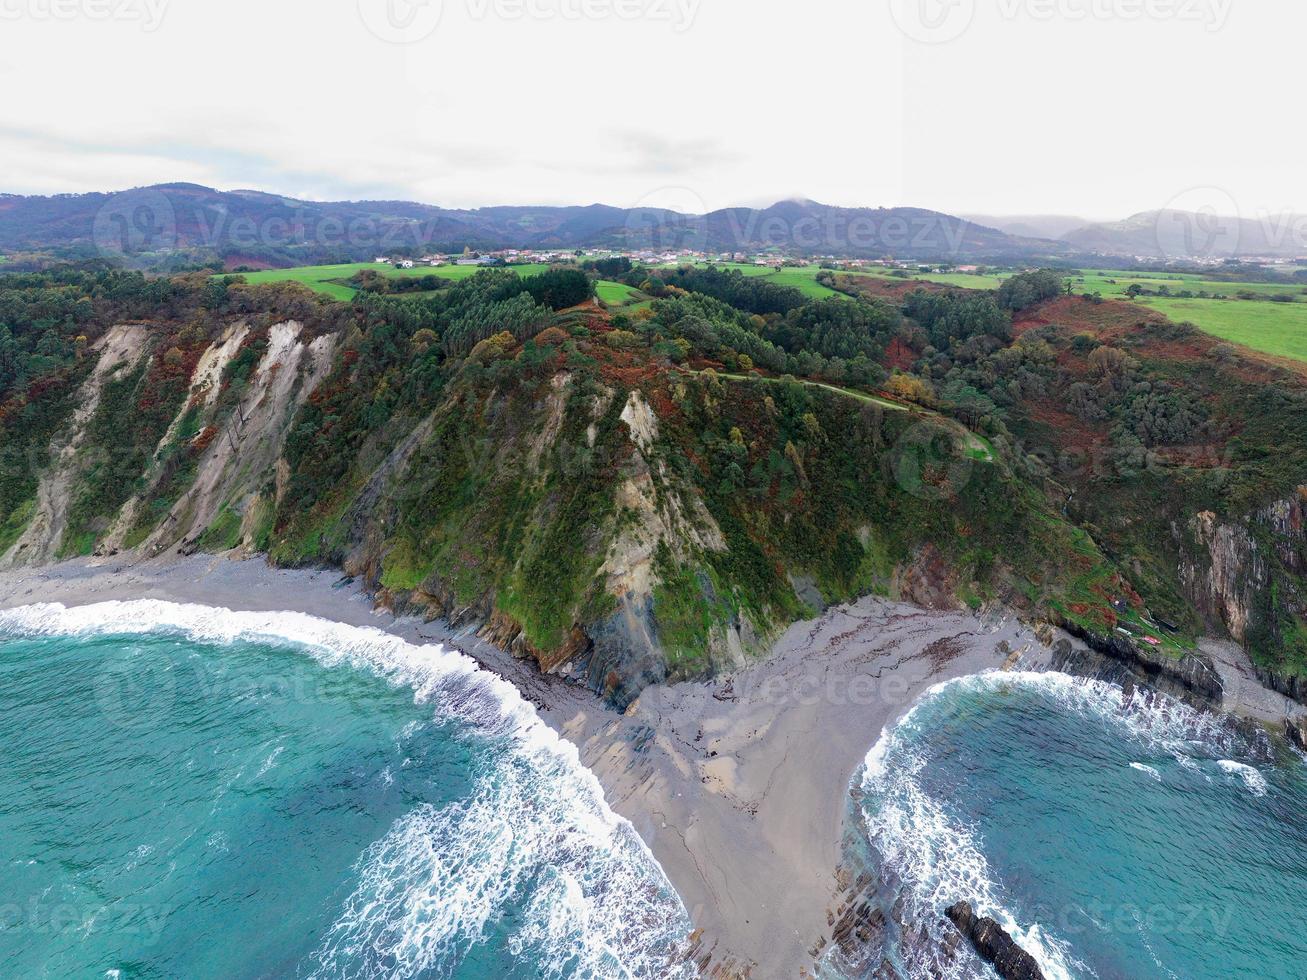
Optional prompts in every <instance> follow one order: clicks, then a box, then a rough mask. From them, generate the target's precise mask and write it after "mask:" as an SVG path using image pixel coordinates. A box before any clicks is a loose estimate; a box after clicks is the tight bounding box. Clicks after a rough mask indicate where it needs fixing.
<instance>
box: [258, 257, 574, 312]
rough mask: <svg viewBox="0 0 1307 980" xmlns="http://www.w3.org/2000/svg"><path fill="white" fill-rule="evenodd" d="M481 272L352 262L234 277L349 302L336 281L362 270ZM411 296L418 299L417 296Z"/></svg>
mask: <svg viewBox="0 0 1307 980" xmlns="http://www.w3.org/2000/svg"><path fill="white" fill-rule="evenodd" d="M482 268H483V266H475V265H442V266H437V267H435V268H431V267H429V266H417V267H415V268H412V269H395V268H392V267H390V266H388V265H382V264H380V263H376V262H353V263H349V264H346V265H310V266H302V267H300V268H298V269H265V270H263V271H262V272H242V273H237V275H241V276H244V278H245V280H246V282H249V283H251V284H253V285H259V284H266V283H271V282H298V283H300V284H301V285H304V286H308V287H309V288H310V289H312V290H314V291H315V292H319V293H322V294H323V295H324V296H330V297H331V298H332V299H338V300H343V301H345V302H348V301H349V300H351V299H353V298H354V294H355V293H356V292H358V290H356V289H354V288H352V287H350V286H346V285H344V284H343V283H342V282H338V281H335V280H345V279H349V278H350V277H351V276H354V275H355V274H357V273H358V272H361V271H362V270H364V269H371V270H372V271H374V272H380V273H381V274H382V275H385V276H390V277H392V278H399V277H412V276H439V277H440V278H442V279H449V280H452V281H454V282H458V281H459V280H462V279H467V278H469V277H471V276H474V275H476V274H477V273H478V272H480V271H481V269H482ZM509 268H511V269H512V270H513V271H514V272H516V273H517V274H518V275H520V276H533V275H536V274H537V273H541V272H545V271H546V270H547V269H548V268H549V267H548V266H546V265H514V266H510V267H509ZM412 295H414V296H417V295H420V294H412Z"/></svg>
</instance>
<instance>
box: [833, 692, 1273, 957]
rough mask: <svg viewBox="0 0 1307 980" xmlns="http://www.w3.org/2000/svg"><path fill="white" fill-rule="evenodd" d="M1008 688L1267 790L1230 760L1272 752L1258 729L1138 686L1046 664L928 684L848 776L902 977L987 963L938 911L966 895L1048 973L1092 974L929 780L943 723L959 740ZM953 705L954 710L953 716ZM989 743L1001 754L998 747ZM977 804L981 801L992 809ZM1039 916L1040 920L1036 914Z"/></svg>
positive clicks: (1074, 718) (1150, 768)
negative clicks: (1015, 890)
mask: <svg viewBox="0 0 1307 980" xmlns="http://www.w3.org/2000/svg"><path fill="white" fill-rule="evenodd" d="M1012 694H1017V695H1032V696H1034V698H1035V699H1036V702H1037V704H1038V707H1039V710H1041V711H1044V712H1046V713H1048V714H1052V713H1056V714H1057V715H1058V716H1060V719H1064V720H1065V721H1066V722H1068V724H1067V730H1068V731H1069V732H1074V731H1075V730H1076V726H1077V725H1078V724H1079V723H1080V722H1085V721H1093V722H1095V723H1096V727H1102V728H1106V729H1108V730H1110V731H1112V732H1113V733H1114V736H1115V737H1117V738H1119V739H1124V740H1125V744H1126V745H1128V746H1133V748H1132V749H1131V751H1133V752H1135V753H1136V755H1137V757H1139V758H1145V759H1148V760H1150V761H1154V760H1156V759H1157V758H1159V757H1166V756H1170V757H1171V758H1173V759H1175V761H1176V762H1177V763H1178V764H1180V765H1181V766H1184V767H1188V768H1192V769H1199V768H1211V769H1212V770H1213V771H1215V770H1216V769H1218V768H1219V769H1223V770H1225V771H1226V772H1228V773H1231V774H1234V775H1237V776H1238V777H1240V778H1241V779H1242V780H1243V781H1244V783H1245V784H1246V786H1247V788H1248V790H1249V792H1250V793H1253V794H1254V795H1263V794H1264V793H1265V792H1266V781H1265V778H1264V777H1263V776H1262V774H1261V773H1260V772H1259V770H1258V769H1257V768H1255V767H1254V766H1252V765H1248V764H1245V763H1235V762H1231V761H1229V759H1228V756H1235V755H1237V756H1239V757H1241V758H1247V759H1250V760H1253V761H1257V760H1269V759H1270V757H1271V746H1270V743H1269V740H1267V739H1266V738H1265V736H1264V735H1261V734H1260V733H1252V734H1250V733H1247V732H1244V731H1242V730H1241V729H1239V728H1238V727H1236V726H1233V725H1230V724H1228V723H1227V722H1226V721H1225V720H1223V719H1222V718H1220V717H1218V716H1215V715H1212V714H1209V713H1206V712H1201V711H1197V710H1194V709H1191V708H1189V707H1187V706H1185V705H1183V704H1181V703H1179V702H1176V701H1174V700H1171V699H1169V698H1166V697H1164V696H1160V695H1155V694H1152V693H1149V692H1143V691H1135V692H1134V693H1133V694H1132V695H1129V696H1127V695H1125V694H1124V692H1123V691H1122V689H1121V688H1119V687H1116V686H1114V685H1111V684H1107V683H1104V682H1101V681H1097V680H1088V679H1078V678H1072V677H1070V676H1067V675H1065V674H1059V673H1051V672H1050V673H1020V672H1018V673H1004V672H998V671H995V672H990V673H985V674H979V675H975V676H971V677H965V678H960V679H957V680H951V681H947V682H945V683H942V684H939V685H937V686H935V687H934V688H932V689H930V690H929V691H928V692H927V693H926V694H925V695H924V696H923V697H922V698H921V699H920V700H919V701H918V702H917V703H916V705H914V706H913V708H912V709H911V710H910V711H909V712H908V713H907V714H906V715H905V716H904V717H903V718H902V720H901V721H899V723H898V724H897V725H895V726H894V727H892V728H890V729H889V730H887V731H886V732H885V734H884V735H883V736H882V737H881V739H880V740H879V741H878V742H877V743H876V745H875V746H874V747H873V748H872V749H871V751H870V752H869V753H868V754H867V756H866V759H865V763H864V766H863V769H862V772H861V775H860V777H859V778H858V779H857V780H855V786H856V787H857V788H858V789H859V790H860V793H859V794H857V795H856V798H857V799H858V804H857V806H858V811H859V816H860V818H861V821H862V823H863V828H864V829H865V832H866V835H867V838H868V840H869V841H870V843H871V845H872V848H873V850H872V855H873V857H872V860H873V863H875V865H876V871H877V875H878V879H879V881H880V901H881V903H882V905H883V907H884V910H885V911H886V914H887V916H888V918H889V919H890V921H891V933H890V941H889V942H890V944H891V945H892V947H893V948H892V949H889V950H887V955H889V957H890V959H891V960H892V961H896V965H897V966H898V967H899V968H900V969H901V970H902V971H903V972H905V974H906V975H908V976H911V977H914V978H916V977H921V978H925V977H959V978H960V977H969V976H973V975H975V973H976V972H977V970H979V969H982V968H981V967H980V964H979V961H978V960H977V959H975V957H974V956H973V954H972V953H971V951H970V949H969V947H967V948H965V949H964V948H960V944H959V942H958V938H959V937H958V936H957V933H956V931H955V930H954V929H953V927H952V926H951V924H949V923H948V922H947V920H946V919H944V917H943V911H944V909H946V908H947V907H948V906H950V905H952V904H953V903H955V902H958V901H968V902H970V903H971V904H972V905H973V906H974V907H975V908H976V909H977V911H978V913H979V914H982V915H987V916H991V917H993V918H994V919H995V920H997V921H998V922H999V923H1000V924H1002V925H1003V927H1004V928H1005V929H1007V930H1008V932H1009V933H1010V934H1011V935H1012V936H1013V938H1014V939H1015V940H1016V942H1017V943H1018V944H1019V945H1021V946H1022V947H1023V948H1024V949H1026V950H1027V951H1028V952H1029V953H1030V954H1031V955H1032V956H1034V957H1035V959H1036V960H1037V961H1038V962H1039V964H1040V967H1041V968H1042V970H1043V972H1044V974H1045V976H1048V977H1050V978H1068V977H1079V976H1093V975H1095V974H1094V971H1093V969H1092V968H1091V967H1090V966H1089V965H1088V964H1086V963H1085V962H1083V961H1082V960H1080V959H1078V958H1077V954H1076V950H1075V948H1074V946H1073V942H1072V939H1073V936H1071V935H1069V934H1067V932H1066V931H1065V929H1064V927H1065V922H1064V921H1063V922H1055V921H1053V920H1054V919H1055V918H1056V917H1055V916H1053V915H1052V914H1051V913H1050V912H1049V910H1048V909H1046V908H1035V907H1034V906H1030V907H1029V908H1022V907H1021V905H1020V903H1019V902H1016V901H1015V900H1014V898H1013V896H1012V895H1011V894H1010V893H1009V889H1007V888H1005V887H1004V885H1003V882H1002V877H1001V875H1000V874H999V873H997V872H996V870H995V868H994V867H993V866H992V864H991V862H990V861H989V860H988V859H987V858H986V850H985V847H984V843H985V842H984V839H983V835H982V833H981V831H980V830H979V829H978V828H977V827H976V826H973V825H972V824H971V823H969V822H968V820H969V818H968V817H967V816H966V815H965V813H966V812H967V811H968V810H969V809H970V808H969V806H968V805H967V804H968V801H967V800H953V799H950V798H949V796H948V794H947V793H944V792H941V788H940V787H939V786H938V785H933V786H932V785H931V781H930V780H929V779H928V778H926V777H928V776H929V775H931V767H933V766H937V765H938V764H939V762H940V758H939V755H938V753H946V752H947V751H948V749H947V748H946V747H944V745H943V740H942V739H941V738H940V737H939V732H940V730H941V729H944V728H947V727H948V726H950V725H961V726H962V728H961V734H962V736H963V737H965V734H966V727H965V723H966V718H967V717H968V715H969V714H972V713H974V714H975V715H976V716H979V715H980V714H981V713H983V712H986V711H987V710H991V709H992V710H993V711H999V710H1006V709H1007V708H1010V707H1011V705H1010V704H1005V703H1004V702H1005V696H1007V695H1012ZM996 698H997V699H999V702H1000V703H998V704H997V705H996V702H995V700H994V699H996ZM959 706H962V707H959ZM954 709H956V715H955V716H953V715H950V712H951V711H953V710H954ZM1059 723H1060V722H1059ZM1071 741H1072V742H1073V741H1074V736H1071ZM986 747H987V748H989V749H990V750H992V751H994V752H999V753H1001V752H1002V751H1003V749H1004V746H1002V745H998V746H989V745H987V746H986ZM1223 756H1225V757H1227V758H1225V759H1222V757H1223ZM1199 760H1201V761H1199ZM1130 768H1132V769H1134V770H1136V771H1139V772H1142V773H1144V774H1146V775H1147V776H1149V777H1150V778H1151V779H1152V780H1154V781H1157V782H1159V783H1160V782H1161V781H1162V775H1161V773H1160V772H1159V771H1158V769H1157V768H1156V767H1155V765H1150V764H1147V763H1145V762H1132V763H1130ZM1204 775H1206V773H1204ZM1208 779H1209V781H1210V779H1211V777H1210V775H1209V776H1208ZM977 802H979V804H980V805H981V806H982V808H983V807H986V806H989V805H990V801H977ZM1081 911H1083V910H1081ZM1041 916H1042V917H1045V918H1046V921H1040V917H1041ZM961 945H963V946H964V945H965V944H961Z"/></svg>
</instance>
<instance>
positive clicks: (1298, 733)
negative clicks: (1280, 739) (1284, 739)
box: [1284, 716, 1307, 752]
mask: <svg viewBox="0 0 1307 980" xmlns="http://www.w3.org/2000/svg"><path fill="white" fill-rule="evenodd" d="M1284 734H1285V735H1286V736H1288V739H1289V741H1290V742H1292V743H1293V744H1294V745H1296V746H1298V748H1300V749H1302V750H1303V751H1304V752H1307V716H1300V717H1298V718H1286V719H1285V722H1284Z"/></svg>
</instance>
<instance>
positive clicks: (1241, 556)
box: [1175, 487, 1307, 703]
mask: <svg viewBox="0 0 1307 980" xmlns="http://www.w3.org/2000/svg"><path fill="white" fill-rule="evenodd" d="M1175 537H1176V538H1177V540H1178V541H1179V542H1180V544H1181V551H1182V554H1183V555H1184V557H1183V558H1182V560H1181V562H1180V565H1179V574H1180V581H1181V583H1182V584H1183V586H1184V588H1185V592H1186V593H1187V595H1188V597H1189V599H1190V600H1191V601H1192V602H1193V603H1194V606H1195V607H1196V608H1197V610H1198V611H1199V613H1201V614H1202V616H1203V617H1204V619H1205V620H1206V621H1207V624H1208V626H1209V627H1210V628H1212V629H1216V630H1219V629H1221V628H1224V629H1225V630H1226V631H1227V632H1228V633H1229V634H1230V636H1231V637H1232V638H1233V639H1234V640H1235V641H1236V642H1238V643H1240V644H1242V645H1243V646H1244V647H1245V648H1247V649H1249V650H1250V651H1252V652H1258V651H1263V652H1264V651H1265V650H1266V649H1283V648H1285V647H1286V646H1288V645H1291V644H1287V643H1286V635H1291V634H1292V633H1293V632H1295V631H1296V630H1297V629H1298V628H1299V627H1300V624H1301V623H1302V621H1303V620H1304V619H1307V591H1305V590H1304V586H1303V578H1304V576H1305V575H1307V487H1300V488H1299V489H1298V490H1297V492H1296V493H1295V494H1293V495H1292V496H1289V497H1286V498H1284V499H1282V500H1277V501H1275V502H1273V503H1272V504H1270V505H1269V506H1267V507H1264V508H1262V509H1261V510H1259V511H1257V512H1256V513H1254V514H1251V515H1250V516H1249V517H1247V518H1246V519H1245V520H1242V521H1238V520H1229V519H1226V520H1223V519H1221V518H1218V517H1217V515H1216V514H1214V513H1212V512H1210V511H1204V512H1202V513H1200V514H1197V515H1195V516H1194V517H1193V518H1192V519H1191V520H1190V521H1189V523H1188V525H1187V526H1184V527H1177V528H1176V529H1175ZM1258 672H1259V677H1260V678H1261V680H1262V682H1263V683H1264V684H1266V685H1267V686H1268V687H1271V688H1272V689H1274V690H1276V691H1279V692H1280V693H1281V694H1284V695H1285V696H1286V697H1290V698H1293V699H1294V700H1297V701H1300V702H1303V703H1307V678H1302V677H1298V676H1293V675H1290V674H1287V673H1284V672H1281V671H1277V670H1275V669H1274V668H1270V669H1268V668H1267V667H1265V666H1259V669H1258Z"/></svg>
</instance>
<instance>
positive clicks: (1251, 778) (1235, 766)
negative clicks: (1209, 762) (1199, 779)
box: [1216, 759, 1268, 796]
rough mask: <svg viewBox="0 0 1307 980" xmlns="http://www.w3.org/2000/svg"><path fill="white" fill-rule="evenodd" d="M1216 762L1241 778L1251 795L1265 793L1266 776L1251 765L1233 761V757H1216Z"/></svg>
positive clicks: (1263, 794) (1262, 794)
mask: <svg viewBox="0 0 1307 980" xmlns="http://www.w3.org/2000/svg"><path fill="white" fill-rule="evenodd" d="M1216 764H1217V765H1218V766H1220V767H1221V769H1222V770H1224V771H1225V772H1228V773H1230V774H1231V775H1232V776H1238V777H1239V778H1240V779H1242V780H1243V782H1244V785H1245V786H1247V787H1248V792H1250V793H1252V794H1253V796H1265V795H1266V793H1267V788H1268V787H1267V785H1266V777H1265V776H1263V775H1262V774H1261V773H1260V772H1258V771H1257V770H1256V769H1254V768H1253V767H1252V766H1247V765H1244V764H1243V763H1242V762H1235V761H1234V760H1233V759H1218V760H1217V762H1216Z"/></svg>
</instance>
